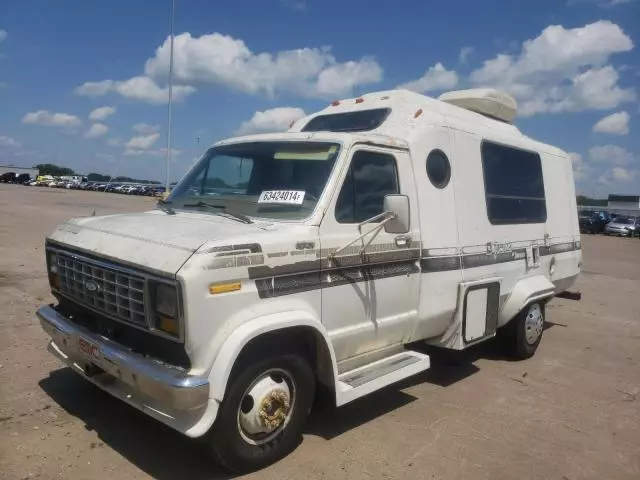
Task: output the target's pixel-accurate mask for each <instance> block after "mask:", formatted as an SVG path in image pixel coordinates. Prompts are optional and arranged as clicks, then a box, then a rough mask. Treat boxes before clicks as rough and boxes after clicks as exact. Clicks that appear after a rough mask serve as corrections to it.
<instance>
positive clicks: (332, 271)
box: [249, 242, 581, 298]
mask: <svg viewBox="0 0 640 480" xmlns="http://www.w3.org/2000/svg"><path fill="white" fill-rule="evenodd" d="M580 247H581V246H580V242H568V243H561V244H556V245H551V246H549V247H540V255H553V254H557V253H564V252H570V251H573V250H580ZM525 258H526V250H525V249H524V248H521V249H515V250H512V251H510V252H504V253H499V254H486V253H479V254H471V255H456V256H446V257H445V256H442V257H438V256H431V257H423V258H419V250H417V249H407V250H399V251H394V252H384V253H376V254H369V255H365V256H360V255H348V256H344V257H339V258H336V259H335V261H333V262H331V261H329V260H328V259H322V260H311V261H306V262H297V263H294V264H289V265H282V266H278V267H267V266H262V265H261V266H255V267H250V268H249V275H250V278H253V279H254V280H255V281H256V287H257V289H258V295H259V296H260V298H272V297H278V296H281V295H289V294H293V293H299V292H306V291H310V290H315V289H318V288H328V287H337V286H340V285H345V284H348V283H357V282H364V281H368V280H377V279H381V278H389V277H394V276H399V275H411V274H416V273H432V272H444V271H454V270H460V269H463V268H465V269H468V268H477V267H484V266H488V265H495V264H499V263H507V262H517V261H522V260H524V259H525ZM418 259H419V260H420V262H419V266H418V265H417V264H416V260H418ZM374 262H375V263H374Z"/></svg>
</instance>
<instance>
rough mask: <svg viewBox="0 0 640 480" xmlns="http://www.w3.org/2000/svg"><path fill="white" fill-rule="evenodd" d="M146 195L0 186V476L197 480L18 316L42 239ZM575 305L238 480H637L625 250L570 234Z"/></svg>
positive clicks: (325, 425) (147, 426)
mask: <svg viewBox="0 0 640 480" xmlns="http://www.w3.org/2000/svg"><path fill="white" fill-rule="evenodd" d="M152 205H153V201H152V200H151V199H148V198H137V197H123V196H118V195H113V194H104V193H94V192H81V191H65V190H58V189H48V188H35V187H30V188H29V187H21V186H11V185H0V304H1V305H2V307H1V308H0V477H1V478H3V479H5V478H6V479H26V478H40V479H53V478H56V479H67V478H68V479H89V478H91V479H102V478H118V479H129V478H136V479H138V478H150V477H151V478H158V479H163V480H169V479H182V478H190V479H196V480H198V479H208V478H224V474H223V473H221V472H220V470H219V469H218V468H217V467H216V465H214V464H212V463H211V462H209V461H208V460H206V459H205V458H204V457H203V456H202V454H201V452H200V451H199V450H198V448H197V445H196V444H195V443H194V442H192V441H190V440H188V439H186V438H183V437H181V436H180V435H179V434H177V433H175V432H173V431H172V430H170V429H169V428H167V427H165V426H163V425H160V424H159V423H156V422H155V421H153V420H151V419H148V418H146V417H145V416H144V415H143V414H141V413H139V412H138V411H136V410H134V409H133V408H131V407H129V406H127V405H125V404H123V403H121V402H120V401H118V400H116V399H114V398H112V397H110V396H109V395H108V394H106V393H104V392H102V391H100V390H99V389H98V388H96V387H94V386H92V385H91V384H89V383H87V382H85V381H84V380H83V379H82V378H80V376H78V375H77V374H75V373H73V372H71V371H70V370H69V369H67V368H63V367H62V364H61V363H59V362H58V361H57V360H56V359H54V358H53V357H52V356H51V355H50V354H49V353H48V352H47V351H46V343H47V338H46V336H45V334H44V333H43V332H42V331H41V329H40V327H39V326H38V324H37V322H36V319H35V316H34V311H35V309H36V308H37V307H38V306H39V305H41V304H43V303H46V302H49V301H51V296H50V294H49V290H48V286H47V281H46V274H45V268H44V254H43V241H44V236H45V235H46V234H47V233H48V232H50V231H51V230H52V229H53V228H54V227H55V225H56V224H58V223H59V222H61V221H63V220H64V219H66V218H69V217H72V216H84V215H91V214H92V213H93V211H94V210H95V212H96V215H101V214H107V213H114V212H126V211H140V210H144V209H148V208H150V207H152ZM583 248H584V273H583V275H582V277H581V279H580V281H579V283H578V285H577V286H576V289H577V290H580V291H581V292H582V294H583V298H582V301H581V302H575V301H571V300H560V299H557V300H554V301H553V302H552V304H551V305H550V308H549V309H548V311H547V314H548V315H547V317H548V320H549V323H548V328H547V329H546V331H545V336H544V339H543V341H542V345H541V347H540V349H539V350H538V353H537V355H536V356H535V357H534V358H533V359H531V360H528V361H525V362H509V361H506V360H505V359H503V358H501V357H500V356H499V355H498V354H496V353H495V351H496V350H495V349H494V348H493V345H491V344H486V345H483V346H482V347H481V348H477V349H474V350H473V351H471V352H465V354H464V355H459V356H450V355H445V356H442V357H440V356H436V357H434V358H433V363H434V366H433V368H432V370H431V371H429V372H427V373H426V374H423V375H419V376H417V377H416V378H413V379H411V380H409V381H406V382H403V383H401V384H400V385H398V386H396V387H394V388H391V389H388V390H386V391H384V392H380V393H378V394H375V395H373V396H370V397H369V398H365V399H362V400H360V401H357V402H355V403H354V404H351V405H349V406H347V407H346V408H344V409H341V410H337V411H335V412H328V413H327V412H325V413H315V414H313V415H312V418H311V421H310V425H309V426H308V428H307V433H306V435H305V438H304V441H303V443H302V445H301V446H300V447H299V448H298V449H297V450H296V451H295V452H294V453H293V455H291V456H290V457H288V458H287V459H285V460H283V461H282V462H280V463H278V464H277V465H274V466H272V467H271V468H269V469H267V470H265V471H263V472H260V473H259V474H257V475H255V476H254V478H267V479H269V478H273V479H278V480H283V479H302V478H304V479H316V478H318V479H319V478H326V479H332V478H354V479H355V478H377V479H382V478H403V479H404V478H422V479H424V478H438V479H440V478H442V479H471V478H472V479H474V480H481V479H491V480H497V479H510V480H511V479H515V478H527V479H558V480H577V479H587V478H589V479H598V480H603V479H607V480H609V479H611V480H614V479H615V480H619V479H634V480H637V479H638V478H640V299H639V297H640V240H638V239H633V240H631V239H621V238H608V237H602V236H586V237H584V238H583Z"/></svg>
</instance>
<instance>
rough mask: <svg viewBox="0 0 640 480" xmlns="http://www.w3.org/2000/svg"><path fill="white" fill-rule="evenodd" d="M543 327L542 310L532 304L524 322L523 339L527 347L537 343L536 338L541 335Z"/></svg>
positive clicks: (535, 304)
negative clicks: (525, 340) (524, 338)
mask: <svg viewBox="0 0 640 480" xmlns="http://www.w3.org/2000/svg"><path fill="white" fill-rule="evenodd" d="M543 327H544V317H543V316H542V310H541V309H540V305H538V304H537V303H534V304H533V305H531V306H530V307H529V310H528V311H527V317H526V318H525V321H524V331H525V337H526V339H527V343H528V344H529V345H533V344H534V343H536V342H537V341H538V338H540V335H542V329H543Z"/></svg>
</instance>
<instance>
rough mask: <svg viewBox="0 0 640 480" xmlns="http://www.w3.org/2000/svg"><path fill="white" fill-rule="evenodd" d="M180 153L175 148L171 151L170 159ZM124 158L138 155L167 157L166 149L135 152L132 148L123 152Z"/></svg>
mask: <svg viewBox="0 0 640 480" xmlns="http://www.w3.org/2000/svg"><path fill="white" fill-rule="evenodd" d="M181 153H182V150H178V149H176V148H172V149H171V156H172V158H174V157H177V156H178V155H180V154H181ZM124 154H125V155H126V156H140V155H150V156H152V157H164V156H166V155H167V149H166V148H155V149H151V150H136V149H132V148H128V149H127V150H125V151H124Z"/></svg>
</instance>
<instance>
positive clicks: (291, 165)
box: [167, 142, 340, 220]
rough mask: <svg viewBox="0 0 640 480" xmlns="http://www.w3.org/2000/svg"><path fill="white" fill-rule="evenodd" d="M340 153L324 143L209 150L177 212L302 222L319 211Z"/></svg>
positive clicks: (178, 199)
mask: <svg viewBox="0 0 640 480" xmlns="http://www.w3.org/2000/svg"><path fill="white" fill-rule="evenodd" d="M339 151H340V147H339V145H338V144H335V143H324V142H251V143H239V144H232V145H222V146H218V147H214V148H212V149H210V150H209V151H208V152H207V153H206V154H205V155H204V157H202V159H201V160H200V161H199V162H198V163H197V164H196V165H195V167H194V168H193V169H192V170H191V171H190V172H189V173H188V174H187V175H186V176H185V177H184V178H183V179H182V180H181V181H180V182H179V183H178V185H177V186H176V188H175V189H174V190H173V192H172V193H171V195H170V196H169V198H168V199H167V202H169V203H170V204H171V207H172V208H174V209H197V210H199V211H202V212H208V213H212V214H215V213H220V214H224V213H227V214H231V215H244V216H249V217H263V218H271V219H284V220H301V219H304V218H306V217H308V216H309V215H310V214H311V213H312V212H313V210H314V209H315V207H316V204H317V203H318V199H319V198H320V195H321V194H322V192H323V190H324V187H325V185H326V183H327V180H328V178H329V175H330V174H331V171H332V169H333V165H334V163H335V161H336V158H337V157H338V153H339Z"/></svg>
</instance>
